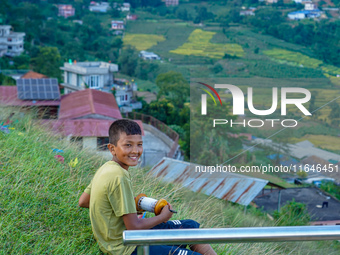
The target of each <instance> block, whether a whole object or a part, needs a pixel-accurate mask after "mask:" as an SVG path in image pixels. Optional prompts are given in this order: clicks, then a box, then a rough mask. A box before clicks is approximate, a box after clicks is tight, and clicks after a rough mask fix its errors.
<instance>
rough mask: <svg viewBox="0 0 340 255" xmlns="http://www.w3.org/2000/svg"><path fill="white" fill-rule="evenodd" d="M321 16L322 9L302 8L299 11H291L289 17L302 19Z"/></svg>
mask: <svg viewBox="0 0 340 255" xmlns="http://www.w3.org/2000/svg"><path fill="white" fill-rule="evenodd" d="M320 16H321V11H319V10H313V11H309V10H302V11H297V12H290V13H288V19H291V20H301V19H313V18H319V17H320Z"/></svg>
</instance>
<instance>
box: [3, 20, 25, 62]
mask: <svg viewBox="0 0 340 255" xmlns="http://www.w3.org/2000/svg"><path fill="white" fill-rule="evenodd" d="M24 37H25V33H16V32H12V31H11V26H9V25H0V57H2V56H3V55H6V56H9V57H14V56H19V55H20V54H21V53H22V52H23V51H24Z"/></svg>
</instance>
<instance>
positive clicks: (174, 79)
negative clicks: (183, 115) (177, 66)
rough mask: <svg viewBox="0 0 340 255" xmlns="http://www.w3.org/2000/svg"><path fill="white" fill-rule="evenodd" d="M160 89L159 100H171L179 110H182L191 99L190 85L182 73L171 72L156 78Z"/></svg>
mask: <svg viewBox="0 0 340 255" xmlns="http://www.w3.org/2000/svg"><path fill="white" fill-rule="evenodd" d="M156 85H157V86H158V87H159V92H158V95H157V98H158V99H159V98H161V97H162V96H163V97H165V98H167V99H169V100H170V101H171V102H172V103H173V104H174V105H175V106H176V107H177V108H179V109H182V108H183V106H184V103H185V102H186V101H187V99H188V97H189V83H188V82H187V80H186V79H185V78H184V77H183V75H182V74H181V73H177V72H174V71H169V72H167V73H162V74H160V75H158V76H157V78H156Z"/></svg>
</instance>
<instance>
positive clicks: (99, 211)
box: [79, 119, 216, 255]
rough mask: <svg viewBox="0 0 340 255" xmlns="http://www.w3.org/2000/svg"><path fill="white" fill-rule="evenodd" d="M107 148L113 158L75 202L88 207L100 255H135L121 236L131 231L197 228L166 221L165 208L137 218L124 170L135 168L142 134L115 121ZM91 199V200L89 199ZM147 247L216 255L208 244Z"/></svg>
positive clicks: (158, 253)
mask: <svg viewBox="0 0 340 255" xmlns="http://www.w3.org/2000/svg"><path fill="white" fill-rule="evenodd" d="M109 142H110V143H109V144H108V148H109V151H110V152H111V154H112V156H113V158H112V161H108V162H106V163H105V164H104V165H103V166H101V167H100V168H99V169H98V170H97V172H96V173H95V175H94V177H93V179H92V181H91V183H90V185H89V186H88V187H87V188H86V189H85V191H84V193H83V194H82V195H81V197H80V198H79V206H81V207H89V209H90V219H91V225H92V231H93V234H94V237H95V238H96V240H97V242H98V244H99V247H100V249H101V250H102V251H103V252H104V253H108V254H114V255H121V254H124V255H125V254H126V255H130V254H133V255H135V254H137V251H136V247H135V246H124V245H123V238H122V233H123V231H124V230H126V229H127V230H132V229H134V230H135V229H176V228H177V229H178V228H198V227H199V224H198V223H197V222H195V221H193V220H182V221H178V220H176V221H168V220H169V219H170V218H171V216H172V212H170V210H169V209H171V208H172V207H171V205H170V204H168V205H166V206H165V207H164V208H163V209H162V212H161V213H160V214H159V215H157V216H154V217H152V218H138V217H137V211H136V205H135V200H134V196H133V192H132V188H131V177H130V173H129V172H128V169H129V167H130V166H136V165H137V164H138V159H139V158H140V156H141V155H142V152H143V140H142V131H141V129H140V127H139V125H138V124H137V123H136V122H134V121H132V120H128V119H121V120H117V121H115V122H113V123H112V125H111V126H110V129H109ZM90 197H91V199H90ZM190 248H191V250H192V251H190V250H187V249H185V247H184V248H183V247H181V246H166V245H161V246H150V254H152V255H163V254H164V255H168V254H174V255H189V254H194V255H198V254H216V253H215V252H214V250H213V249H212V248H211V247H210V245H208V244H196V245H191V246H190Z"/></svg>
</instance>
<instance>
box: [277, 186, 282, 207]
mask: <svg viewBox="0 0 340 255" xmlns="http://www.w3.org/2000/svg"><path fill="white" fill-rule="evenodd" d="M280 207H281V189H280V190H279V199H278V201H277V211H278V212H280Z"/></svg>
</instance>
